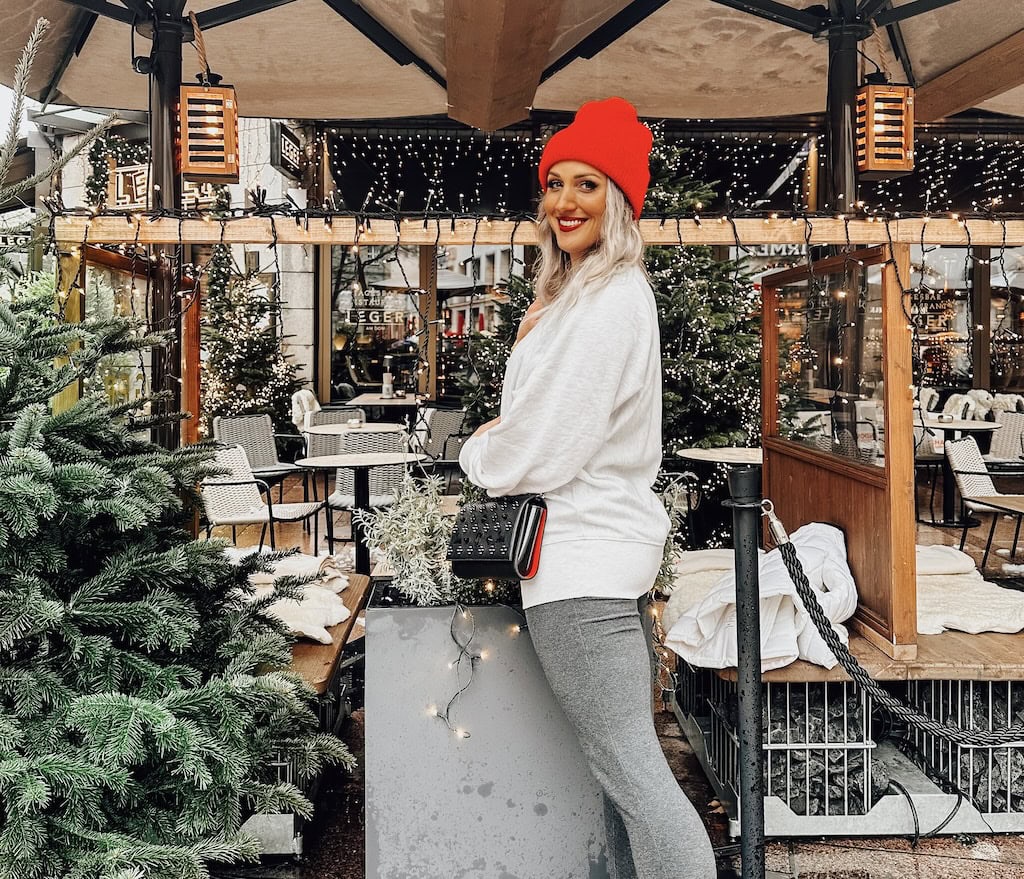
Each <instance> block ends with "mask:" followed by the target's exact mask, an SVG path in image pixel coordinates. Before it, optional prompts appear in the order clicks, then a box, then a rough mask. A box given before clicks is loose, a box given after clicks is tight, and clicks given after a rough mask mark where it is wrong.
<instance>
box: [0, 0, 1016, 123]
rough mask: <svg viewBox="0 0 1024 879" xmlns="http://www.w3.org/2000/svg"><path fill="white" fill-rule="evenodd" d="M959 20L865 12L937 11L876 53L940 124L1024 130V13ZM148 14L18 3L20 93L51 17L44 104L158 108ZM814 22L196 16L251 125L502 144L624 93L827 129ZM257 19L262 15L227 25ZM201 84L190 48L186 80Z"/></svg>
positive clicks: (312, 13)
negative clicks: (492, 139) (435, 122)
mask: <svg viewBox="0 0 1024 879" xmlns="http://www.w3.org/2000/svg"><path fill="white" fill-rule="evenodd" d="M836 2H838V0H833V3H836ZM940 2H941V0H940ZM945 3H946V4H947V5H941V6H940V4H939V2H936V0H861V6H862V7H864V6H867V7H870V8H871V9H872V10H873V11H875V12H877V11H878V10H882V11H883V12H884V11H885V10H886V8H887V7H892V8H894V9H895V10H896V11H897V12H899V10H901V9H903V8H904V7H906V8H907V9H908V10H909V9H910V7H914V8H915V10H917V11H919V10H920V9H922V8H924V9H925V11H924V12H923V14H919V15H917V16H915V17H913V18H906V19H904V20H902V21H898V22H895V23H894V24H892V25H890V26H889V27H888V28H880V29H879V30H878V31H877V32H876V34H875V35H874V36H872V37H870V38H869V39H867V40H866V41H864V43H863V44H862V47H863V48H864V50H865V52H866V53H867V54H868V55H870V56H871V57H872V58H873V59H874V60H876V61H878V62H879V63H880V64H882V65H883V66H885V67H887V68H888V69H889V70H890V71H891V72H892V73H893V75H894V79H896V80H905V79H907V75H906V74H907V72H910V73H912V74H913V77H914V78H915V79H916V80H917V81H918V82H919V83H928V82H929V81H935V80H936V77H939V76H940V75H943V74H945V75H946V77H947V78H946V80H944V81H942V82H941V83H940V85H941V88H937V89H936V91H937V92H940V93H941V94H942V96H944V97H945V98H955V102H959V105H958V106H956V107H954V108H953V109H949V108H948V107H947V106H941V107H938V108H937V109H936V110H935V111H934V112H940V111H941V113H940V115H942V114H944V113H948V112H955V111H956V110H959V109H965V108H968V107H981V108H983V109H986V110H992V111H996V112H1000V113H1008V114H1011V115H1016V116H1024V3H1020V2H1006V0H959V2H956V0H945ZM922 4H924V6H923V7H922ZM143 5H144V4H143V2H142V0H121V3H120V4H119V3H117V2H114V0H77V5H76V4H74V3H71V2H62V0H8V2H5V3H4V4H2V7H0V73H2V76H3V77H4V81H6V82H10V80H11V79H12V77H13V70H14V64H15V61H16V58H17V54H18V52H19V51H20V49H21V47H22V45H23V44H24V42H25V39H26V37H27V35H28V33H29V31H30V30H31V28H32V25H33V23H34V22H35V19H36V18H37V17H38V16H45V17H46V18H48V19H50V20H51V22H53V24H54V28H53V31H52V32H51V34H50V35H49V36H48V38H47V40H46V42H45V45H44V47H43V50H42V52H41V55H40V58H39V60H38V61H37V64H36V66H35V68H34V70H33V80H32V93H33V97H36V98H41V99H45V100H55V101H61V102H66V103H72V104H79V105H83V106H98V107H112V108H126V109H145V108H146V105H147V99H148V98H147V84H146V78H145V77H144V76H139V75H136V74H135V73H133V72H132V69H131V43H130V37H129V31H130V28H129V25H128V23H127V22H128V21H130V20H131V14H130V13H129V11H128V10H129V8H136V7H139V8H141V7H142V6H143ZM815 6H816V4H815V3H814V0H787V3H780V2H771V0H633V2H629V0H406V2H403V3H394V2H390V0H359V3H358V4H357V3H356V2H355V0H290V2H289V0H276V2H274V0H270V2H268V0H251V2H247V3H244V4H243V3H228V2H227V0H194V2H191V3H189V5H188V9H190V10H192V11H194V12H196V13H197V14H198V16H199V19H200V25H201V26H202V27H203V34H204V37H205V39H206V44H207V49H208V54H209V58H210V62H211V67H212V68H213V69H214V70H215V71H216V72H218V73H220V74H222V75H223V76H224V78H225V81H226V82H229V83H232V84H234V85H235V86H236V87H237V89H238V93H239V101H240V104H241V110H242V112H243V113H245V114H246V115H252V116H271V117H279V118H321V119H323V118H338V119H341V118H345V119H369V118H384V117H402V116H424V115H431V114H445V113H446V112H447V113H450V115H452V116H453V117H454V118H458V119H461V120H462V121H468V122H470V123H471V124H475V125H477V126H478V127H481V128H496V127H499V126H500V125H505V124H510V123H512V122H515V121H518V120H521V119H523V118H525V117H526V116H527V115H528V110H529V108H531V107H532V108H536V109H550V110H573V109H575V108H576V107H578V106H579V105H580V103H581V102H582V101H584V100H588V99H592V98H600V97H606V96H608V95H610V94H620V95H622V96H623V97H626V98H628V99H629V100H631V101H632V102H633V103H635V104H636V106H637V108H638V109H639V111H640V113H641V115H644V116H653V117H677V118H690V117H697V118H727V117H756V116H785V115H792V114H801V113H813V112H820V111H822V110H823V109H824V107H825V89H826V86H825V82H826V65H827V52H828V47H827V43H826V42H823V41H821V40H816V39H814V38H813V37H812V36H811V35H810V34H809V33H806V32H801V31H799V30H795V29H793V28H791V27H786V26H784V25H783V24H780V23H778V22H777V21H772V20H768V19H767V18H765V17H764V15H765V14H767V13H766V10H768V11H771V10H776V12H775V13H774V17H776V18H778V17H779V15H778V12H777V10H780V9H781V10H783V11H785V10H793V11H794V12H793V14H794V15H795V16H797V21H798V23H799V22H803V21H806V20H809V19H811V18H812V13H813V8H814V7H815ZM817 6H818V8H820V4H817ZM936 6H939V8H933V7H936ZM83 7H90V8H91V9H94V10H98V11H100V12H105V13H107V14H109V15H114V16H115V18H110V17H108V15H107V14H100V15H97V14H96V12H90V11H88V10H87V9H85V8H83ZM228 7H231V8H232V9H228ZM240 7H241V8H246V11H247V12H250V13H251V12H252V10H254V9H256V10H261V11H257V12H256V13H255V14H248V15H247V17H244V18H241V19H238V20H235V21H228V22H226V23H220V22H222V21H224V20H225V19H227V18H229V17H230V15H229V14H228V13H234V12H237V11H238V9H239V8H240ZM265 7H269V8H265ZM732 7H741V8H732ZM751 12H754V13H755V14H750V13H751ZM800 16H803V17H802V18H801V17H800ZM781 17H783V18H785V17H786V15H785V14H783V15H782V16H781ZM116 18H120V19H122V20H115V19H116ZM894 47H896V50H895V51H894ZM148 52H149V43H148V41H147V40H146V39H144V38H143V37H141V36H139V37H137V38H136V45H135V54H137V55H146V54H148ZM897 52H898V54H899V55H900V56H901V58H900V60H897V57H896V55H897ZM972 58H974V59H975V61H974V64H973V67H972V66H971V65H970V64H969V63H967V62H970V60H971V59H972ZM197 69H198V63H197V62H196V61H195V53H193V52H192V51H191V50H190V49H187V48H186V52H185V64H184V71H185V73H186V77H187V78H188V76H189V74H190V73H191V72H193V70H197ZM538 84H539V87H538ZM928 106H931V105H928Z"/></svg>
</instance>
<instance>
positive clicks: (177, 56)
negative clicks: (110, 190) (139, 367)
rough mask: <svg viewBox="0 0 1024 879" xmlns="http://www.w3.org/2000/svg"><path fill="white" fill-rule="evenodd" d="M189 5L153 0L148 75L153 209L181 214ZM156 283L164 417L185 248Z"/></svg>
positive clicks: (176, 360) (167, 253) (177, 371)
mask: <svg viewBox="0 0 1024 879" xmlns="http://www.w3.org/2000/svg"><path fill="white" fill-rule="evenodd" d="M184 8H185V0H153V10H154V13H155V16H154V20H153V34H152V40H153V54H152V63H153V69H152V71H151V73H150V76H149V103H150V115H149V145H150V150H151V152H152V175H151V178H150V184H151V186H152V190H153V205H152V206H153V207H154V208H158V207H163V208H169V209H177V208H178V207H180V205H181V175H180V174H179V173H178V168H177V162H176V159H175V141H176V138H177V133H176V128H177V114H178V101H179V89H180V87H181V55H182V52H181V46H182V40H183V37H184V30H185V28H184V24H183V21H182V17H181V16H182V12H183V11H184ZM156 257H157V260H156V263H155V264H154V275H153V284H152V296H153V303H152V322H153V326H154V328H156V329H159V330H165V331H168V332H169V333H170V336H171V338H170V340H169V341H168V342H167V344H166V345H165V346H164V348H163V350H162V351H154V352H153V353H154V359H153V368H152V385H151V387H152V389H153V391H170V393H171V398H170V400H168V401H166V402H163V403H161V404H160V406H159V410H158V411H159V412H161V413H170V412H178V411H179V410H180V409H181V321H180V314H181V301H180V299H179V298H178V277H177V273H178V270H179V269H180V267H181V264H182V259H181V257H182V248H181V247H180V246H178V247H164V248H161V249H159V250H158V251H157V253H156ZM179 438H180V431H179V425H178V423H177V422H174V423H173V424H169V425H164V426H162V427H158V428H154V429H153V440H154V441H155V442H158V443H160V445H162V446H165V447H166V448H175V447H177V445H178V443H179Z"/></svg>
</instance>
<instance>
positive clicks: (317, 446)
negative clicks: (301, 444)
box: [306, 406, 366, 458]
mask: <svg viewBox="0 0 1024 879" xmlns="http://www.w3.org/2000/svg"><path fill="white" fill-rule="evenodd" d="M353 418H358V419H360V420H361V421H366V412H364V411H363V410H362V409H360V408H359V407H358V406H340V407H339V408H337V409H318V410H317V411H316V412H312V413H310V415H309V418H308V422H309V426H310V427H313V426H315V425H317V424H346V423H347V422H349V421H350V420H351V419H353ZM343 450H344V445H343V444H342V442H341V437H340V436H331V435H330V434H316V433H308V434H306V455H307V457H310V458H319V457H320V456H321V455H337V454H338V452H340V451H343Z"/></svg>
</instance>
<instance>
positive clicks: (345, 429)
mask: <svg viewBox="0 0 1024 879" xmlns="http://www.w3.org/2000/svg"><path fill="white" fill-rule="evenodd" d="M403 430H405V426H404V425H402V424H386V423H384V422H379V421H374V422H368V421H364V422H360V423H359V424H347V423H345V422H342V423H340V424H313V425H311V426H310V427H304V428H302V432H303V433H314V434H316V435H317V436H341V435H342V434H345V433H352V432H358V433H401V432H402V431H403Z"/></svg>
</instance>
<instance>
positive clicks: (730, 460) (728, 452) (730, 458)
mask: <svg viewBox="0 0 1024 879" xmlns="http://www.w3.org/2000/svg"><path fill="white" fill-rule="evenodd" d="M676 454H677V455H678V456H679V457H680V458H687V459H689V460H691V461H711V462H713V463H715V464H754V465H760V464H761V461H762V457H763V456H762V453H761V449H760V447H758V448H754V449H750V448H746V447H743V446H719V447H718V448H715V449H680V450H679V451H678V452H676Z"/></svg>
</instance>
